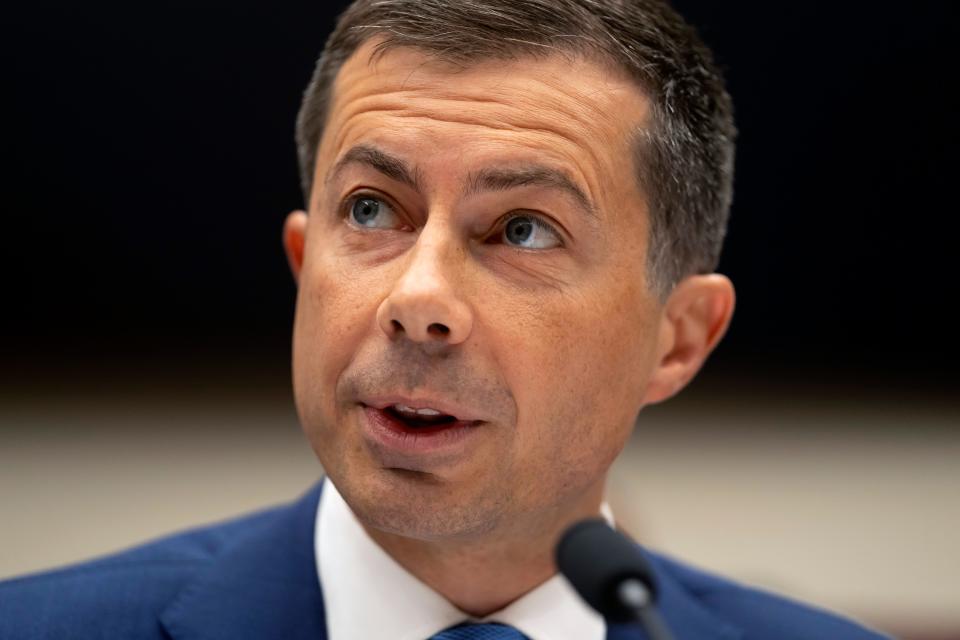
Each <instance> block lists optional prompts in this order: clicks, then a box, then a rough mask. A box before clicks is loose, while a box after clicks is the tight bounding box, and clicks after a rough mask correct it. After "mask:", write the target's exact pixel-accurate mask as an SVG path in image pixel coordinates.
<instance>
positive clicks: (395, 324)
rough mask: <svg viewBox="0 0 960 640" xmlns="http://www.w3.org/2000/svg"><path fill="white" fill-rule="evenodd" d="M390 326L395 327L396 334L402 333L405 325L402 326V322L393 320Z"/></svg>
mask: <svg viewBox="0 0 960 640" xmlns="http://www.w3.org/2000/svg"><path fill="white" fill-rule="evenodd" d="M390 326H392V327H393V330H394V331H395V332H396V333H400V332H401V331H403V325H402V324H400V322H399V321H397V320H391V321H390Z"/></svg>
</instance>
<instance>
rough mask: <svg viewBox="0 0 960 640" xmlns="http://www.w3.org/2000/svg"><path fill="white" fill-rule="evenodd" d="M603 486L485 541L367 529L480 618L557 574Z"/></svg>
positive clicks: (482, 538)
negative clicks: (572, 534)
mask: <svg viewBox="0 0 960 640" xmlns="http://www.w3.org/2000/svg"><path fill="white" fill-rule="evenodd" d="M602 500H603V483H602V482H601V483H600V484H599V485H598V486H596V487H591V489H590V490H588V491H587V492H586V493H585V494H584V495H583V496H581V497H580V499H578V500H577V501H576V503H575V504H572V505H569V507H568V508H564V509H555V510H554V511H553V512H552V513H550V514H537V515H536V516H534V515H521V516H516V517H515V518H514V522H513V523H511V526H505V527H501V528H499V529H497V530H495V531H492V532H488V533H484V534H483V535H481V536H466V537H456V538H453V539H440V540H435V539H431V540H423V539H416V538H407V537H404V536H402V535H398V534H394V533H386V532H384V531H380V530H378V529H374V528H372V527H367V526H366V525H364V529H366V531H367V533H368V534H369V535H370V537H371V538H373V540H374V541H375V542H376V543H377V544H378V545H380V547H381V548H382V549H383V550H384V551H386V552H387V553H388V554H389V555H390V556H391V557H392V558H393V559H394V560H396V561H397V562H398V563H399V564H400V565H401V566H403V567H404V568H405V569H406V570H407V571H409V572H410V573H412V574H413V575H414V576H416V577H417V578H418V579H419V580H420V581H421V582H423V583H424V584H426V585H428V586H429V587H430V588H432V589H433V590H434V591H436V592H437V593H439V594H440V595H442V596H443V597H444V598H446V599H447V600H448V601H449V602H450V603H452V604H453V605H454V606H456V607H457V608H458V609H460V610H461V611H463V612H465V613H467V614H469V615H471V616H474V617H476V618H482V617H485V616H487V615H489V614H491V613H493V612H495V611H499V610H500V609H503V608H504V607H506V606H507V605H509V604H510V603H511V602H513V601H515V600H517V599H518V598H520V597H522V596H523V595H524V594H526V593H528V592H529V591H532V590H533V589H535V588H536V587H538V586H539V585H541V584H543V583H544V582H546V581H547V580H548V579H550V578H551V577H552V576H553V575H554V574H555V573H556V572H557V569H556V564H555V562H554V547H555V546H556V544H557V542H558V541H559V539H560V536H561V535H562V534H563V532H564V531H565V530H566V528H567V527H569V526H570V525H571V524H573V523H574V522H576V521H578V520H580V519H582V518H590V517H597V516H598V515H599V514H600V505H601V503H602Z"/></svg>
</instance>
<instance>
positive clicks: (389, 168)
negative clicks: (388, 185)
mask: <svg viewBox="0 0 960 640" xmlns="http://www.w3.org/2000/svg"><path fill="white" fill-rule="evenodd" d="M351 164H361V165H366V166H368V167H370V168H372V169H375V170H377V171H379V172H380V173H382V174H383V175H385V176H387V177H388V178H391V179H393V180H396V181H397V182H400V183H402V184H405V185H407V186H408V187H410V188H412V189H416V190H417V191H422V189H421V188H420V183H421V182H422V181H421V179H420V172H419V171H416V170H413V169H411V167H410V166H409V165H408V164H407V163H406V162H404V161H403V160H402V159H400V158H398V157H396V156H393V155H390V154H389V153H387V152H386V151H383V150H381V149H378V148H376V147H372V146H370V145H366V144H360V145H357V146H355V147H351V148H350V150H349V151H347V152H346V153H345V154H343V156H342V157H341V158H340V159H339V160H337V163H336V164H335V165H333V167H331V169H330V171H328V172H327V177H326V178H324V182H325V183H327V184H329V183H330V181H331V180H333V179H335V178H336V177H337V176H338V175H340V173H342V172H343V170H344V169H345V168H346V167H347V166H348V165H351Z"/></svg>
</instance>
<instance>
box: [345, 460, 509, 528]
mask: <svg viewBox="0 0 960 640" xmlns="http://www.w3.org/2000/svg"><path fill="white" fill-rule="evenodd" d="M346 475H347V477H346V478H344V479H343V480H341V479H339V478H336V477H333V475H332V474H331V476H330V477H331V480H332V481H333V483H334V484H335V485H336V486H337V489H338V490H339V491H340V494H341V495H342V496H343V499H344V500H345V501H346V503H347V504H348V505H349V506H350V509H351V510H352V511H353V513H354V514H355V515H356V516H357V519H358V520H360V522H361V523H362V524H363V525H364V526H366V527H368V528H373V529H376V530H378V531H381V532H383V533H388V534H392V535H397V536H402V537H405V538H415V539H420V540H440V539H450V538H464V537H473V536H478V535H483V534H486V533H489V532H490V531H492V530H493V529H495V528H496V527H497V525H498V523H499V522H500V520H501V518H502V505H503V504H504V501H501V500H496V499H491V498H490V497H489V496H483V495H477V493H476V491H470V492H469V495H466V494H465V493H464V492H463V491H458V490H457V488H456V486H455V485H451V484H449V483H444V482H438V481H436V480H435V479H432V478H430V477H429V474H422V473H418V472H409V471H398V470H391V469H366V470H363V471H362V472H361V473H353V474H351V473H347V474H346ZM473 488H474V489H475V487H473Z"/></svg>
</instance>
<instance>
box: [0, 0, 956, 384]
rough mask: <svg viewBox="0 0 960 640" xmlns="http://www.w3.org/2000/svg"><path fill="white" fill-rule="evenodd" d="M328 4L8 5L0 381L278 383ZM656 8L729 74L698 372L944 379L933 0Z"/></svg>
mask: <svg viewBox="0 0 960 640" xmlns="http://www.w3.org/2000/svg"><path fill="white" fill-rule="evenodd" d="M344 4H345V3H343V2H313V3H302V2H299V3H298V2H287V3H264V2H244V1H236V2H232V3H224V4H198V3H192V2H191V3H186V2H172V3H164V4H163V6H162V8H160V7H156V6H147V5H143V4H140V3H134V4H131V3H119V2H116V3H110V2H93V3H54V4H52V5H50V4H45V5H43V6H42V7H41V6H37V7H36V8H32V9H29V8H25V7H23V6H20V7H19V8H17V9H15V10H13V12H12V13H8V16H7V18H6V19H5V22H6V28H5V29H4V31H6V34H5V36H4V40H5V42H6V46H5V48H6V49H7V51H6V54H5V58H6V65H5V68H6V74H5V75H6V82H5V84H6V85H7V91H6V94H7V96H8V97H7V100H6V103H7V106H8V107H10V108H11V109H10V112H9V113H8V115H7V119H6V125H7V126H6V127H5V129H6V132H5V134H4V145H3V149H4V155H5V156H6V159H7V162H8V163H9V164H8V169H7V170H6V172H5V174H6V180H5V181H4V182H5V186H4V192H5V194H4V198H3V201H4V212H3V226H2V229H3V232H2V238H3V241H2V247H3V262H4V263H5V264H3V269H4V277H3V287H4V292H3V300H4V304H3V308H4V310H3V313H2V335H3V341H2V343H0V349H2V354H0V355H2V358H3V361H4V362H5V365H4V367H3V374H2V375H3V377H4V379H5V380H6V381H7V382H8V383H15V384H20V383H27V384H34V383H36V384H39V385H44V384H48V383H49V382H50V381H51V380H58V381H59V382H58V383H57V384H66V385H69V384H72V381H74V382H76V383H77V384H81V383H84V382H86V383H89V382H90V381H91V380H96V379H99V378H98V377H97V376H92V377H91V376H87V375H85V374H86V373H87V372H88V371H95V372H98V374H100V375H105V376H108V377H109V376H110V375H113V376H114V378H119V379H127V380H128V381H129V379H131V378H134V379H135V378H137V377H138V376H140V375H141V374H142V375H143V376H145V377H151V379H155V378H156V376H148V375H147V374H148V373H156V372H166V373H164V374H163V375H167V376H173V377H176V376H178V375H186V374H187V372H191V371H200V370H203V371H208V370H210V371H230V372H232V373H233V374H236V375H238V376H241V377H242V376H252V377H253V378H255V379H260V380H263V381H272V382H275V383H277V384H285V383H286V382H285V380H286V371H287V367H288V362H289V360H288V357H289V334H290V325H291V320H292V312H293V301H294V287H293V284H292V281H291V278H290V276H289V274H288V271H287V266H286V262H285V259H284V256H283V252H282V249H281V243H280V230H281V224H282V222H283V218H284V216H285V214H286V213H287V212H288V211H289V210H291V209H293V208H297V207H299V206H300V205H301V202H302V197H301V194H300V192H299V185H298V181H297V167H296V158H295V148H294V143H293V124H294V118H295V115H296V112H297V108H298V106H299V100H300V96H301V92H302V90H303V88H304V86H305V85H306V83H307V80H308V78H309V76H310V73H311V70H312V67H313V64H314V61H315V59H316V56H317V55H318V53H319V51H320V49H321V48H322V46H323V43H324V40H325V38H326V35H327V34H328V32H329V30H330V28H331V27H332V24H333V17H334V16H335V15H336V14H337V13H338V11H339V9H340V8H341V7H342V6H343V5H344ZM676 4H677V6H678V8H679V9H680V10H681V12H682V13H684V15H686V16H687V17H688V19H690V20H691V21H692V22H693V23H695V24H696V25H697V26H698V27H699V28H700V30H701V34H702V35H703V37H704V39H705V40H706V41H707V42H708V43H709V44H710V45H711V46H712V47H713V48H714V50H715V52H716V55H717V58H718V60H719V62H720V63H721V65H722V66H723V67H724V68H725V69H727V75H728V80H729V87H730V90H731V93H732V94H733V96H734V100H735V104H736V108H737V114H738V126H739V128H740V139H739V149H738V157H737V182H736V196H735V204H734V208H733V214H732V219H731V225H730V231H729V236H728V242H727V245H726V250H725V254H724V258H723V262H722V265H721V271H722V272H724V273H727V274H728V275H730V276H731V278H732V279H733V281H734V283H735V284H736V286H737V289H738V309H737V313H736V315H735V319H734V323H733V325H732V328H731V331H730V333H729V335H728V337H727V339H726V340H725V342H724V343H723V344H722V345H721V346H720V348H719V349H718V351H717V353H716V354H715V357H714V358H713V360H712V362H711V363H710V365H709V366H708V367H707V370H706V372H705V374H704V375H705V376H707V377H710V376H712V377H713V378H724V377H726V376H727V374H728V373H730V372H735V373H737V374H740V375H745V376H748V377H750V378H755V379H764V380H768V381H769V380H783V381H785V382H790V381H796V380H804V381H808V382H809V381H811V380H817V381H822V382H823V383H824V384H828V385H834V384H841V385H847V386H849V387H850V388H853V387H857V386H860V387H869V388H873V389H884V388H891V389H893V388H896V389H905V388H913V389H924V390H928V391H929V390H932V391H937V390H940V391H943V392H949V391H950V390H951V389H953V388H954V387H955V385H956V382H957V381H958V377H960V376H958V375H957V372H956V369H955V366H954V363H955V362H956V361H957V356H958V355H960V349H958V346H957V339H956V336H957V331H956V312H955V311H954V309H955V304H954V298H955V297H956V295H957V293H958V288H957V286H956V284H955V283H956V279H955V275H954V266H955V263H956V257H957V250H956V234H955V232H956V230H957V228H958V225H957V223H956V214H957V206H956V204H955V202H956V200H955V195H954V189H953V185H954V183H955V182H956V172H957V168H958V167H957V164H958V163H957V162H956V153H957V143H958V132H960V125H958V123H957V117H958V114H960V100H958V90H957V68H956V62H957V60H956V56H955V55H954V46H955V43H956V42H957V40H958V36H960V29H958V27H957V23H956V22H955V20H954V14H955V11H954V9H953V8H952V6H953V5H952V3H949V2H936V3H935V2H911V3H896V2H844V3H836V2H826V1H822V0H819V1H807V2H737V3H733V2H715V1H714V0H683V1H681V2H677V3H676ZM111 372H112V373H111ZM62 374H65V375H62ZM257 376H259V378H257ZM161 377H162V376H161ZM253 378H252V379H253Z"/></svg>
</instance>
